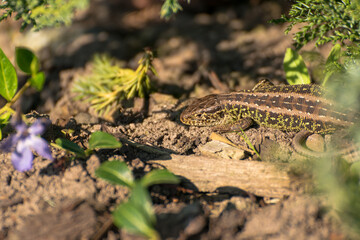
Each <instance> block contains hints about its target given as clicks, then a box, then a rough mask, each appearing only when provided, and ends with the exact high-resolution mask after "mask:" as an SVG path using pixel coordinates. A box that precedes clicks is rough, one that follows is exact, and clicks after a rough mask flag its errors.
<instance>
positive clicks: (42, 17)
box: [0, 0, 89, 30]
mask: <svg viewBox="0 0 360 240" xmlns="http://www.w3.org/2000/svg"><path fill="white" fill-rule="evenodd" d="M88 3H89V0H13V1H1V3H0V9H3V12H2V15H0V21H2V20H4V19H6V18H7V17H10V16H12V15H15V19H16V20H19V19H22V20H23V22H22V25H21V29H22V30H23V29H24V28H26V27H27V26H28V25H31V26H32V27H33V29H34V30H39V29H41V28H44V27H54V26H59V25H62V24H65V25H69V24H70V23H71V21H72V18H73V16H74V12H75V11H76V10H80V9H84V8H85V7H87V6H88Z"/></svg>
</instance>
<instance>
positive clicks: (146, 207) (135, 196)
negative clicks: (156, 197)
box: [129, 182, 156, 225]
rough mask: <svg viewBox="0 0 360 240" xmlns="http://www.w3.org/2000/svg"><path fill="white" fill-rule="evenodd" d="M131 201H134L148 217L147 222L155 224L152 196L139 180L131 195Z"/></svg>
mask: <svg viewBox="0 0 360 240" xmlns="http://www.w3.org/2000/svg"><path fill="white" fill-rule="evenodd" d="M129 201H130V202H132V203H134V204H135V205H136V206H137V208H138V209H139V210H141V212H142V213H143V215H144V216H145V217H146V220H147V222H149V223H151V224H152V225H155V223H156V217H155V213H154V209H153V206H152V202H151V198H150V195H149V192H148V191H147V189H146V188H145V187H144V186H143V185H142V184H139V183H138V182H137V183H136V184H135V186H134V188H133V190H132V192H131V197H130V200H129Z"/></svg>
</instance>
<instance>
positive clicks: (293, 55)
mask: <svg viewBox="0 0 360 240" xmlns="http://www.w3.org/2000/svg"><path fill="white" fill-rule="evenodd" d="M284 70H285V75H286V80H287V81H288V83H289V84H291V85H294V84H309V83H311V81H310V76H309V72H308V70H307V68H306V65H305V63H304V60H303V58H302V57H301V55H299V54H298V53H297V52H296V51H294V50H292V49H291V48H287V49H286V53H285V57H284Z"/></svg>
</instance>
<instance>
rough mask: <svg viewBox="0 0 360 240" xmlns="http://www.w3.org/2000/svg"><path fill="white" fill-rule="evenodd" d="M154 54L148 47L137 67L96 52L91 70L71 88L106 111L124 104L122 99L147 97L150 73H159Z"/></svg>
mask: <svg viewBox="0 0 360 240" xmlns="http://www.w3.org/2000/svg"><path fill="white" fill-rule="evenodd" d="M153 58H154V54H153V52H151V51H150V50H145V54H144V56H143V57H142V58H141V59H140V60H139V62H138V63H139V66H138V68H137V69H136V70H135V71H134V70H132V69H129V68H122V67H120V66H118V65H115V64H114V63H113V62H114V61H112V60H111V59H110V58H109V57H108V56H106V55H100V56H99V55H96V56H95V57H94V61H93V71H92V73H91V74H89V75H88V76H85V77H82V78H79V79H77V80H76V81H75V82H74V86H73V89H72V90H73V91H74V92H75V93H76V94H77V97H76V99H77V100H85V101H88V102H90V104H91V106H92V107H93V108H94V109H95V110H96V111H97V112H98V113H99V114H100V115H103V114H106V113H107V112H108V111H109V110H110V109H114V108H115V109H117V108H121V105H120V101H121V100H123V99H131V98H133V97H135V96H139V97H142V98H143V97H147V96H148V94H149V93H150V91H151V89H152V86H151V80H150V76H149V75H148V73H150V72H151V73H153V74H154V75H156V71H155V68H154V67H153V65H152V60H153Z"/></svg>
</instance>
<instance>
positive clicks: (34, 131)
mask: <svg viewBox="0 0 360 240" xmlns="http://www.w3.org/2000/svg"><path fill="white" fill-rule="evenodd" d="M49 122H50V121H49V120H46V119H39V120H37V121H36V122H34V123H33V125H31V126H30V127H29V129H28V132H29V133H30V134H31V135H40V134H43V132H44V131H45V129H46V127H47V125H49Z"/></svg>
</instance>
